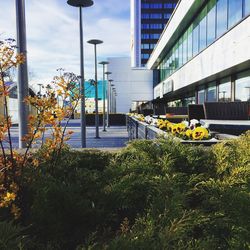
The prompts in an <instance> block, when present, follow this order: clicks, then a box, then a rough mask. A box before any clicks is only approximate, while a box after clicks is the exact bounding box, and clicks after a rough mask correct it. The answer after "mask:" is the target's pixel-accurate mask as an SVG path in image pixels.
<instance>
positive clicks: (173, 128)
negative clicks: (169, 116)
mask: <svg viewBox="0 0 250 250" xmlns="http://www.w3.org/2000/svg"><path fill="white" fill-rule="evenodd" d="M171 129H172V130H171V132H172V134H173V135H175V134H176V133H178V124H172V127H171Z"/></svg>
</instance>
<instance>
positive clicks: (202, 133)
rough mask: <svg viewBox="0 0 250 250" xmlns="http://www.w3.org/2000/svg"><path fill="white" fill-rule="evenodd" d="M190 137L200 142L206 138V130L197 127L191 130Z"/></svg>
mask: <svg viewBox="0 0 250 250" xmlns="http://www.w3.org/2000/svg"><path fill="white" fill-rule="evenodd" d="M192 137H193V139H194V140H202V139H204V138H205V139H206V138H208V130H207V129H206V128H203V127H197V128H195V129H194V130H193V133H192Z"/></svg>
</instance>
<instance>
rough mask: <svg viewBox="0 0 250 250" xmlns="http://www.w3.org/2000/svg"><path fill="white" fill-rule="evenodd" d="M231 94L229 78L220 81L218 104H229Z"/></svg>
mask: <svg viewBox="0 0 250 250" xmlns="http://www.w3.org/2000/svg"><path fill="white" fill-rule="evenodd" d="M231 92H232V91H231V79H230V77H227V78H224V79H222V80H221V83H220V85H219V102H230V101H231V96H232V93H231Z"/></svg>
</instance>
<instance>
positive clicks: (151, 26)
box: [150, 23, 162, 29]
mask: <svg viewBox="0 0 250 250" xmlns="http://www.w3.org/2000/svg"><path fill="white" fill-rule="evenodd" d="M150 28H151V29H162V24H161V23H151V24H150Z"/></svg>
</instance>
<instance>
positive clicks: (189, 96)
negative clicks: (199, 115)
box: [147, 0, 250, 106]
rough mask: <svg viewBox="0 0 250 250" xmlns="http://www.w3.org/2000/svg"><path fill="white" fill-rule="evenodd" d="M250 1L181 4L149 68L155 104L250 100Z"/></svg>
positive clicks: (186, 1) (188, 0)
mask: <svg viewBox="0 0 250 250" xmlns="http://www.w3.org/2000/svg"><path fill="white" fill-rule="evenodd" d="M249 44H250V1H242V0H230V1H227V0H209V1H197V0H182V1H180V2H179V4H178V6H177V8H176V9H175V12H174V14H173V16H172V17H171V20H170V22H169V23H168V24H167V26H166V28H165V29H164V31H163V34H162V36H161V38H160V40H159V42H158V44H157V46H156V48H155V49H154V51H153V53H152V54H151V57H150V59H149V61H148V62H147V68H148V69H151V70H154V71H155V72H158V76H159V77H158V81H156V82H155V84H154V102H155V103H157V102H158V103H162V105H167V106H177V105H179V106H187V105H188V104H190V103H199V104H202V103H204V102H228V101H232V102H234V101H237V102H238V101H250V49H249Z"/></svg>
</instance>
